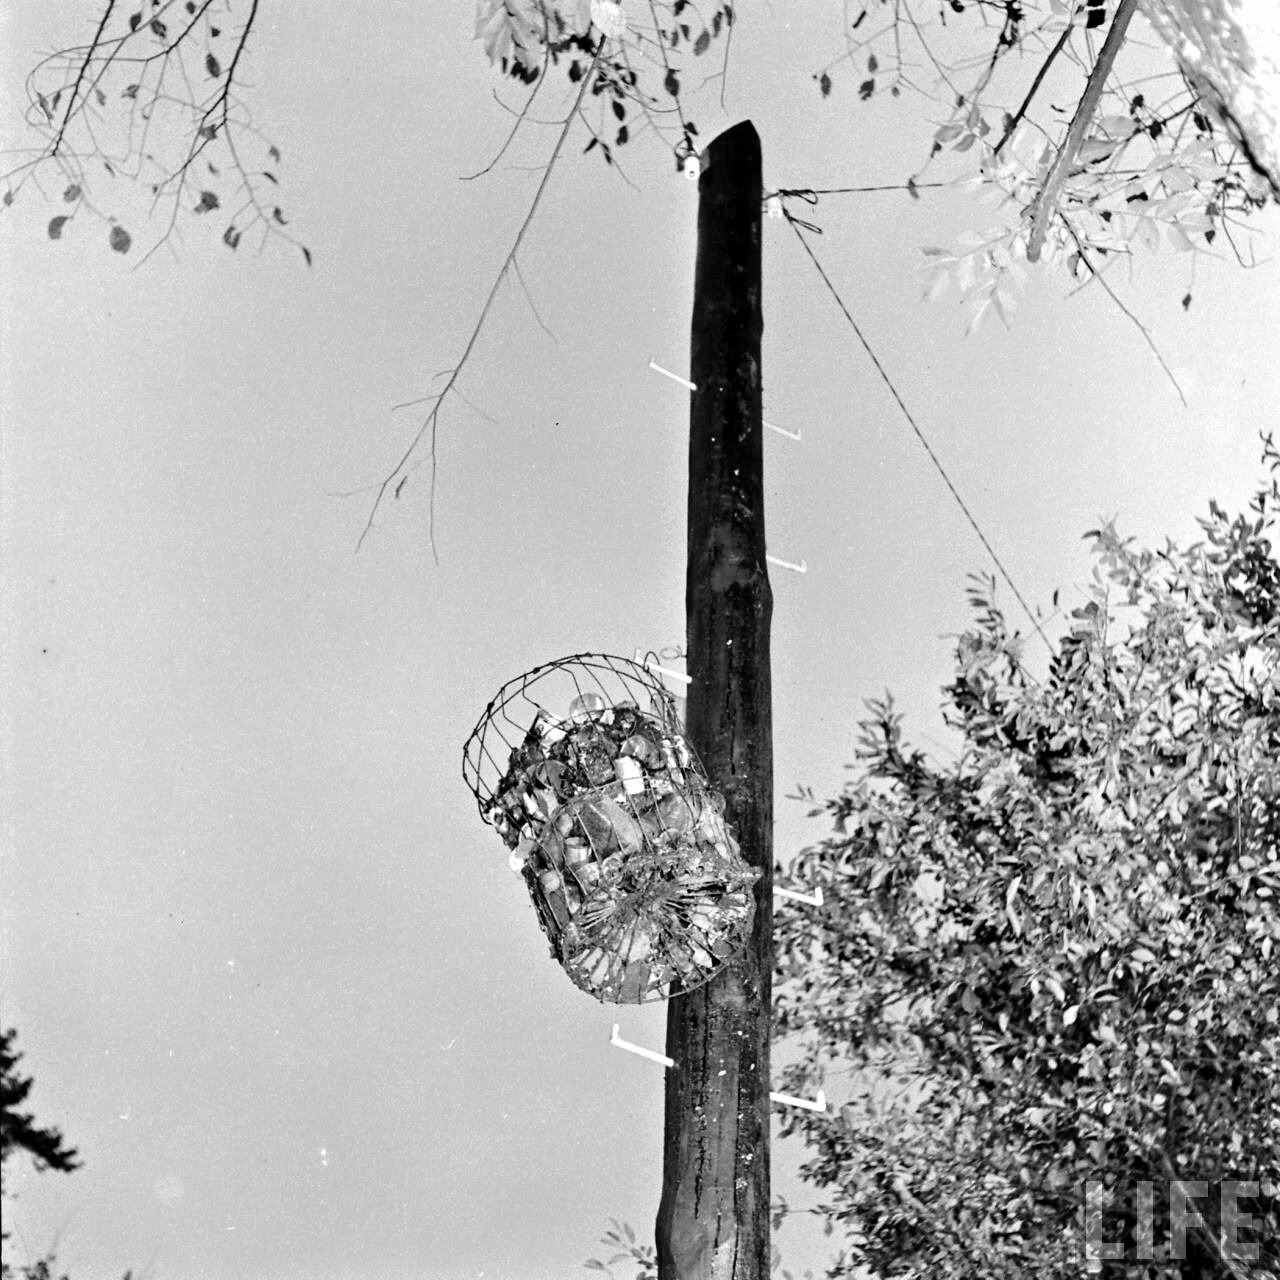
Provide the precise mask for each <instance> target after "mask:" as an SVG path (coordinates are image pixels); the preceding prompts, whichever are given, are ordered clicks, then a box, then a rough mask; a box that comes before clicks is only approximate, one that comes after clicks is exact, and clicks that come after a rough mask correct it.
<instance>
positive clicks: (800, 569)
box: [765, 555, 809, 573]
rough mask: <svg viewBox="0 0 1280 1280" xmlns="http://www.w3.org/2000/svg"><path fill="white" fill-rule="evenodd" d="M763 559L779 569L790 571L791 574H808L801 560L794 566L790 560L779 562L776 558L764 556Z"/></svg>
mask: <svg viewBox="0 0 1280 1280" xmlns="http://www.w3.org/2000/svg"><path fill="white" fill-rule="evenodd" d="M765 559H766V560H767V561H768V562H769V563H770V564H776V565H777V566H778V568H779V569H790V570H791V572H792V573H808V572H809V566H808V565H807V564H805V562H804V561H803V560H801V561H800V562H799V564H796V563H793V562H792V561H790V560H779V559H778V557H777V556H771V555H766V556H765Z"/></svg>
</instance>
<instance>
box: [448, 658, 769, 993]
mask: <svg viewBox="0 0 1280 1280" xmlns="http://www.w3.org/2000/svg"><path fill="white" fill-rule="evenodd" d="M462 774H463V778H464V779H465V781H466V783H467V786H468V787H470V789H471V792H472V794H473V795H474V796H475V797H476V802H477V804H478V805H479V807H480V815H481V817H482V818H483V819H484V821H485V822H487V823H489V824H490V825H491V826H493V827H494V828H495V829H496V831H497V832H498V834H499V835H500V836H501V837H502V839H503V841H504V842H505V843H506V844H507V846H508V847H509V848H511V849H512V850H513V853H512V863H513V865H515V866H518V868H519V870H520V872H521V874H522V875H523V877H524V880H525V883H526V885H527V886H528V889H529V894H530V896H531V897H532V899H533V903H534V907H535V909H536V911H537V914H538V920H539V923H540V924H541V926H542V929H543V931H544V932H545V933H546V935H547V937H548V938H549V939H550V941H551V954H552V955H553V956H554V957H555V958H556V959H557V960H558V961H559V962H560V964H561V965H562V966H563V968H564V970H565V972H566V973H568V975H569V977H570V978H572V979H573V981H574V982H575V983H576V984H577V985H578V986H579V987H581V988H582V989H583V990H584V991H587V992H589V993H590V994H591V995H593V996H595V997H596V998H597V999H600V1000H607V1001H611V1002H613V1003H616V1004H640V1003H643V1002H645V1001H649V1000H665V999H667V998H668V997H669V996H672V995H676V994H679V993H681V992H685V991H691V990H693V989H694V988H695V987H698V986H701V985H702V984H703V983H704V982H706V981H708V980H709V979H710V978H711V977H713V976H714V975H715V973H716V972H717V971H718V970H719V969H720V968H721V967H723V966H724V965H725V964H726V963H728V962H729V961H730V960H732V959H733V958H734V957H735V956H736V955H737V954H738V953H739V952H741V950H742V949H743V947H744V946H745V945H746V942H747V939H748V936H749V935H750V932H751V922H752V917H753V915H754V911H755V898H754V895H753V892H752V886H753V884H754V882H755V881H756V880H757V879H758V878H759V874H760V873H759V872H758V871H756V870H754V869H753V868H752V867H750V866H748V865H747V863H746V861H745V860H744V859H743V857H742V854H741V851H740V850H739V848H738V844H737V841H736V840H735V839H734V837H733V833H732V831H731V830H730V828H729V826H728V824H727V823H726V822H725V820H724V801H723V799H722V798H721V797H720V796H719V795H718V794H717V793H716V792H715V791H714V790H713V789H712V788H711V787H710V786H709V785H708V783H707V778H706V774H705V773H704V771H703V769H702V765H701V764H700V763H699V761H698V759H697V756H696V755H695V754H694V751H693V749H692V747H691V746H690V745H689V742H688V741H687V739H686V738H685V736H684V731H683V728H682V726H681V723H680V717H679V715H678V713H677V710H676V704H675V699H674V697H673V696H672V694H671V692H670V690H668V689H667V688H666V686H665V685H664V684H662V682H661V681H660V680H659V679H658V677H657V676H656V675H654V674H653V673H652V672H651V671H649V670H648V669H647V668H646V667H644V666H642V665H641V664H640V663H638V662H633V661H631V660H630V659H627V658H618V657H613V656H610V655H608V654H598V653H580V654H574V655H572V656H571V657H568V658H560V659H557V660H556V661H555V662H549V663H546V664H544V665H543V666H540V667H535V668H534V669H533V670H532V671H529V672H526V673H525V674H524V675H522V676H518V677H517V678H516V679H514V680H509V681H508V682H507V683H506V684H505V685H503V686H502V688H501V689H500V690H499V691H498V694H497V696H496V697H495V698H494V699H493V701H492V702H490V703H489V705H488V706H487V707H486V708H485V711H484V714H483V715H482V716H481V717H480V720H479V722H478V723H477V724H476V727H475V729H474V731H473V732H472V734H471V736H470V738H468V740H467V743H466V746H465V747H464V748H463V763H462Z"/></svg>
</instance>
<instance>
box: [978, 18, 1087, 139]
mask: <svg viewBox="0 0 1280 1280" xmlns="http://www.w3.org/2000/svg"><path fill="white" fill-rule="evenodd" d="M1071 30H1072V27H1071V20H1070V18H1068V19H1067V25H1066V26H1065V27H1063V29H1062V34H1061V35H1060V36H1059V37H1058V42H1057V44H1055V45H1054V46H1053V48H1052V49H1050V50H1049V56H1048V57H1047V58H1045V60H1044V61H1043V62H1042V63H1041V64H1040V70H1039V71H1037V72H1036V78H1035V79H1034V80H1033V81H1032V82H1031V88H1030V89H1028V90H1027V96H1026V97H1025V98H1023V99H1022V105H1021V106H1020V107H1019V108H1018V109H1017V111H1015V112H1014V113H1013V115H1011V116H1010V117H1009V123H1008V124H1006V125H1005V127H1004V132H1003V133H1002V134H1001V135H1000V141H999V142H997V143H996V145H995V146H994V147H992V149H991V154H992V155H993V156H998V155H999V154H1000V151H1001V149H1002V148H1003V147H1004V144H1005V143H1006V142H1008V141H1009V139H1010V138H1011V137H1013V131H1014V130H1015V129H1016V128H1017V127H1018V125H1019V124H1021V123H1022V117H1023V116H1025V115H1026V114H1027V109H1028V108H1029V107H1030V106H1031V103H1032V100H1033V99H1034V98H1035V96H1036V94H1037V93H1038V92H1039V91H1040V85H1041V83H1042V82H1043V80H1044V78H1045V76H1046V75H1048V74H1049V68H1050V67H1051V66H1053V62H1054V59H1055V58H1056V57H1057V56H1058V54H1060V53H1061V52H1062V49H1063V46H1064V45H1065V44H1066V43H1067V41H1068V40H1069V39H1070V38H1071Z"/></svg>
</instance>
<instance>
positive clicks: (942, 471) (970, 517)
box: [777, 188, 1054, 653]
mask: <svg viewBox="0 0 1280 1280" xmlns="http://www.w3.org/2000/svg"><path fill="white" fill-rule="evenodd" d="M777 194H778V195H783V194H788V195H790V194H794V195H798V196H800V197H801V198H803V199H806V200H807V201H808V203H810V204H813V203H816V199H809V197H816V196H817V195H818V192H816V191H813V190H812V189H808V188H806V189H804V190H803V191H800V190H797V191H795V192H790V191H788V192H781V191H780V192H778V193H777ZM782 213H783V216H784V217H785V218H786V220H787V225H788V226H790V228H791V230H792V231H794V232H795V235H796V239H797V240H799V241H800V245H801V248H803V249H804V251H805V253H806V254H808V256H809V261H810V262H812V263H813V265H814V268H815V269H816V270H817V272H818V275H819V276H821V277H822V282H823V284H825V285H826V286H827V290H828V292H829V293H830V294H831V296H832V297H833V298H834V299H835V301H836V305H837V306H838V307H839V308H840V310H841V312H843V314H844V318H845V319H846V320H847V321H848V322H849V327H850V328H851V329H852V330H853V332H854V334H855V336H856V337H857V339H858V341H859V342H860V343H861V344H862V349H863V350H864V351H865V352H866V353H867V355H868V357H870V360H871V363H872V364H873V365H874V366H875V370H876V372H877V373H878V374H879V375H880V378H881V380H882V381H883V382H884V384H885V386H886V387H888V388H889V393H890V395H892V396H893V399H894V401H895V403H896V404H897V406H898V408H899V409H900V410H901V411H902V416H903V417H904V418H906V420H907V422H908V424H909V425H910V427H911V430H912V431H914V432H915V434H916V438H917V439H918V440H919V441H920V443H921V444H922V445H923V446H924V451H925V452H926V453H927V454H928V455H929V461H930V462H932V463H933V466H934V469H935V470H936V471H937V473H938V474H939V475H940V476H941V477H942V482H943V484H945V485H946V486H947V489H948V491H949V492H950V494H951V496H952V497H953V498H954V499H955V501H956V505H957V506H958V507H959V508H960V510H961V511H962V512H963V513H964V517H965V519H966V520H967V521H968V522H969V526H970V528H972V529H973V531H974V533H975V534H977V536H978V541H979V542H981V543H982V545H983V547H984V548H985V549H986V552H987V554H988V555H989V556H990V557H991V560H992V563H993V564H994V565H995V567H996V568H997V569H998V570H999V572H1000V576H1001V577H1002V578H1003V579H1004V580H1005V582H1006V583H1007V584H1008V586H1009V590H1010V591H1012V592H1013V595H1014V598H1015V599H1016V600H1017V601H1018V603H1019V604H1020V605H1021V606H1022V610H1023V612H1024V613H1025V614H1026V615H1027V618H1028V619H1029V620H1030V622H1031V625H1032V626H1033V627H1034V628H1035V631H1036V634H1037V635H1038V636H1039V637H1040V639H1041V640H1043V641H1044V643H1045V645H1046V647H1047V648H1048V649H1049V652H1050V653H1052V652H1053V651H1054V650H1053V645H1052V644H1051V643H1050V641H1049V637H1048V636H1046V635H1045V633H1044V630H1043V629H1042V628H1041V626H1040V621H1039V619H1038V618H1037V617H1036V615H1035V613H1034V612H1033V610H1032V608H1031V606H1030V605H1029V604H1028V603H1027V601H1026V598H1025V597H1024V596H1023V594H1022V592H1021V591H1019V590H1018V585H1017V583H1016V582H1014V580H1013V578H1012V576H1011V575H1010V573H1009V571H1008V569H1006V568H1005V567H1004V562H1003V561H1002V560H1001V559H1000V557H999V555H998V554H997V553H996V549H995V547H993V546H992V545H991V540H990V539H989V538H988V537H987V535H986V534H985V533H983V531H982V526H981V525H979V524H978V521H977V518H976V517H975V516H974V514H973V512H972V511H970V510H969V507H968V504H967V503H966V502H965V500H964V499H963V498H962V497H961V496H960V491H959V490H958V489H957V488H956V486H955V483H954V482H953V481H952V479H951V477H950V476H949V475H948V474H947V469H946V467H944V466H943V465H942V461H941V459H940V458H939V457H938V455H937V454H936V453H935V452H934V449H933V446H932V445H931V444H930V443H929V440H928V438H927V437H926V436H925V434H924V432H923V431H922V430H921V429H920V424H919V423H918V422H917V421H916V419H915V415H914V414H912V412H911V410H910V409H908V408H907V405H906V402H905V401H904V400H903V398H902V396H901V394H900V393H899V391H898V388H897V387H896V386H895V385H894V382H893V379H892V378H891V377H890V376H889V374H888V372H887V371H886V369H885V367H884V365H883V364H881V363H880V358H879V357H878V356H877V355H876V353H875V351H874V350H873V349H872V346H871V344H870V343H869V342H868V341H867V338H866V335H865V334H864V333H863V332H862V329H861V327H860V326H859V324H858V322H857V321H856V320H855V319H854V318H853V315H852V314H851V313H850V311H849V308H848V307H847V306H846V305H845V302H844V299H843V298H842V297H841V296H840V293H839V291H838V290H837V289H836V287H835V285H834V284H833V283H832V282H831V277H830V276H829V275H827V273H826V271H825V269H824V268H823V266H822V263H821V262H820V261H819V260H818V255H817V254H816V253H814V251H813V248H812V246H811V245H810V244H809V242H808V240H806V239H805V237H804V232H803V231H802V230H801V228H805V229H807V230H810V231H814V232H816V233H817V234H819V235H821V234H822V232H821V228H820V227H817V226H815V225H814V224H813V223H811V222H805V221H804V220H803V219H801V218H797V217H795V216H794V215H793V214H792V213H791V211H790V210H789V209H787V208H786V206H785V205H784V206H783V209H782Z"/></svg>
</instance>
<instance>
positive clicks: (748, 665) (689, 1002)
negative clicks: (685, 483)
mask: <svg viewBox="0 0 1280 1280" xmlns="http://www.w3.org/2000/svg"><path fill="white" fill-rule="evenodd" d="M763 194H764V192H763V183H762V178H761V165H760V139H759V136H758V135H757V134H756V131H755V128H754V127H753V126H752V125H751V123H750V122H749V121H746V122H743V123H742V124H739V125H735V126H734V127H733V128H732V129H729V130H727V131H726V132H725V133H722V134H721V135H720V136H719V137H718V138H716V139H715V141H714V142H712V143H711V144H710V146H709V147H708V148H707V150H706V165H705V168H704V170H703V173H702V176H701V179H700V181H699V203H698V255H697V267H696V272H695V279H694V299H693V352H692V360H691V365H690V378H691V380H692V381H693V383H694V384H695V385H696V387H697V390H696V391H695V392H693V393H692V397H693V398H692V408H691V414H690V426H689V551H688V556H689V560H688V571H687V577H686V581H685V611H686V615H687V624H688V655H689V656H688V671H689V675H690V676H691V677H692V680H693V682H692V684H691V685H690V686H689V701H688V710H687V713H686V726H687V728H688V731H689V736H690V738H691V740H692V742H693V745H694V747H695V748H696V750H697V752H698V754H699V755H700V756H701V758H702V762H703V764H704V765H705V766H706V768H707V773H708V775H709V777H710V780H711V785H712V786H713V787H715V788H716V789H717V790H718V791H719V792H720V793H721V794H722V795H723V796H724V798H725V803H726V817H727V819H728V821H729V822H730V823H731V824H732V827H733V830H734V832H735V833H736V835H737V839H738V842H739V844H740V845H741V846H742V852H743V854H744V856H745V857H746V859H747V861H748V862H750V863H751V865H752V866H754V867H757V868H759V870H760V872H761V877H760V879H759V880H758V881H757V883H756V886H755V892H756V914H755V925H754V928H753V930H752V935H751V943H750V946H749V948H748V950H747V952H746V954H745V955H744V956H743V957H742V958H741V960H740V961H739V962H738V963H736V964H734V965H733V966H731V967H730V968H728V969H726V970H725V971H724V972H722V973H721V974H719V975H718V976H717V977H716V978H715V979H713V980H712V981H711V982H710V983H709V984H708V985H707V986H705V987H702V988H700V989H699V990H697V991H693V992H690V993H689V994H688V995H683V996H676V997H675V998H674V999H672V1000H671V1002H670V1004H669V1007H668V1012H667V1056H668V1057H670V1058H672V1059H674V1061H675V1066H674V1067H672V1068H671V1069H670V1070H668V1072H667V1077H666V1079H667V1092H666V1117H665V1120H666V1128H665V1136H664V1144H663V1176H662V1201H661V1204H660V1206H659V1209H658V1223H657V1252H658V1274H659V1277H660V1278H661V1280H767V1278H768V1275H769V1252H770V1249H769V1120H770V1103H769V1080H770V1076H769V1039H770V1012H771V1003H772V987H773V984H772V977H773V839H772V834H773V831H772V829H773V740H772V702H771V692H770V676H769V623H770V618H771V616H772V613H773V596H772V593H771V591H770V588H769V575H768V570H767V567H766V564H765V538H764V474H763V458H762V441H761V434H762V425H761V417H760V414H761V399H760V335H761V330H762V328H763V322H762V319H761V305H760V284H761V281H760V222H761V204H762V202H763Z"/></svg>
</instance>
